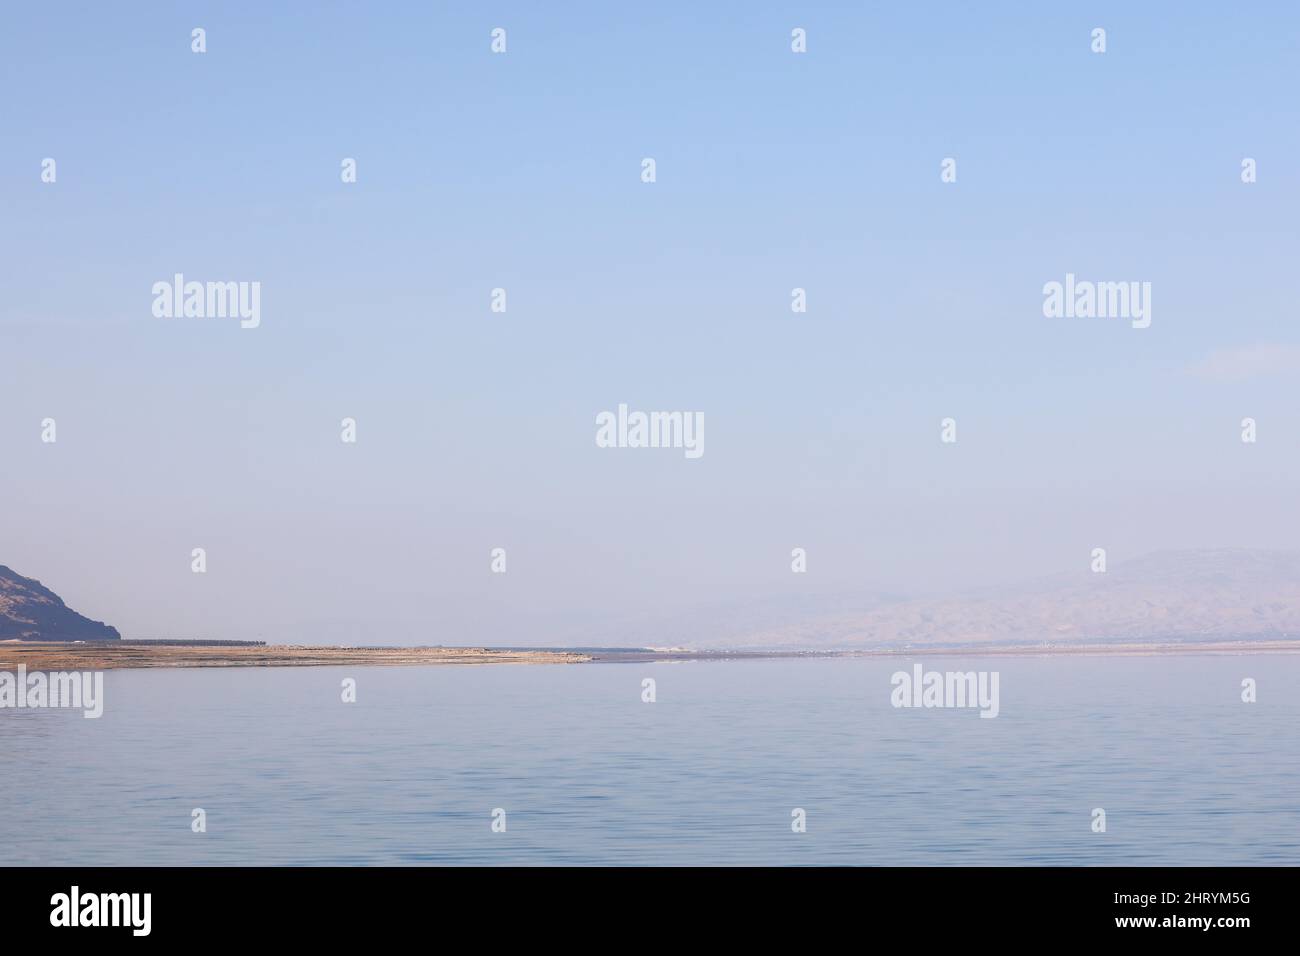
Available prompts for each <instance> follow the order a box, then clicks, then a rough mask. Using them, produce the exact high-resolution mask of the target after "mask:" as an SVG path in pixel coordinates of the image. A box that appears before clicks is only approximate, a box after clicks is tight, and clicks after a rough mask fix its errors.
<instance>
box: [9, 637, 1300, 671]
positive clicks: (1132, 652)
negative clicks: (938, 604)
mask: <svg viewBox="0 0 1300 956" xmlns="http://www.w3.org/2000/svg"><path fill="white" fill-rule="evenodd" d="M1287 653H1290V654H1297V653H1300V641H1289V640H1283V641H1214V642H1208V641H1207V642H1195V643H1134V644H1079V645H1072V646H1065V645H1042V646H1023V645H1018V646H1011V647H1009V646H993V645H989V646H979V645H960V646H958V645H949V646H941V647H940V646H935V647H909V648H881V649H865V650H773V651H755V650H734V651H725V650H715V651H706V650H700V651H693V650H684V649H680V648H673V649H659V648H635V647H632V648H491V647H327V646H303V645H296V644H266V645H218V644H209V645H186V644H161V643H160V644H156V645H153V644H150V643H148V642H129V641H123V642H121V643H118V642H116V641H103V642H86V643H81V644H71V643H62V642H52V643H47V642H36V641H31V642H26V641H0V670H7V669H10V668H14V667H17V666H18V665H19V664H22V665H24V666H26V668H27V669H28V670H31V671H34V670H48V671H71V670H118V669H123V668H146V667H149V668H153V667H324V666H340V665H353V666H365V667H374V666H380V667H384V666H394V667H415V666H429V665H444V664H462V665H464V664H585V663H592V662H595V663H654V662H656V661H661V662H674V661H735V660H771V659H789V658H837V657H909V658H936V657H949V658H953V657H1044V656H1050V657H1055V656H1097V657H1107V656H1109V657H1141V656H1163V655H1168V654H1177V655H1189V654H1213V655H1241V654H1287Z"/></svg>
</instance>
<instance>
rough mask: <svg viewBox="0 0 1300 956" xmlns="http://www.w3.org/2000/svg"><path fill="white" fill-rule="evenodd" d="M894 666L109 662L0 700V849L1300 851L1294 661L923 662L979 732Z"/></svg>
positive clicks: (138, 852) (815, 857)
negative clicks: (502, 821) (40, 696)
mask: <svg viewBox="0 0 1300 956" xmlns="http://www.w3.org/2000/svg"><path fill="white" fill-rule="evenodd" d="M911 664H912V661H910V660H904V659H901V658H900V659H879V658H877V659H839V660H825V659H821V660H816V659H810V660H788V659H787V660H772V661H736V662H696V663H671V664H656V663H636V664H622V663H620V664H587V665H567V666H566V665H557V666H544V667H528V666H457V667H425V668H350V667H328V668H302V669H297V668H282V669H229V670H216V669H213V670H194V671H176V670H171V671H167V670H158V671H113V672H109V673H108V674H107V675H106V679H105V690H104V693H105V713H104V716H103V717H102V718H100V719H99V720H85V719H83V718H82V717H81V715H80V713H79V712H68V711H13V710H4V711H0V806H2V807H3V808H4V809H3V813H0V845H3V846H4V847H5V850H6V853H5V857H6V859H5V862H6V863H8V864H15V863H16V864H53V865H59V864H78V865H94V864H106V865H127V864H281V863H292V864H354V863H378V864H402V863H411V864H421V863H489V864H502V863H523V864H529V863H552V864H581V863H605V864H636V863H654V864H709V863H723V864H731V863H770V864H786V863H794V864H812V863H832V864H1017V863H1026V864H1037V863H1047V864H1067V863H1073V864H1107V863H1108V864H1137V865H1163V864H1182V865H1193V864H1211V865H1214V864H1290V865H1296V864H1300V734H1297V732H1296V730H1297V727H1300V719H1298V718H1300V656H1286V655H1278V656H1269V657H1266V656H1217V657H1211V656H1205V657H1142V658H1101V657H1040V658H996V659H994V658H986V659H973V658H957V657H952V658H939V657H936V658H928V659H926V661H925V666H926V668H927V669H931V668H933V669H940V670H944V669H950V670H997V671H999V672H1000V673H1001V681H1000V688H1001V707H1000V715H999V716H998V717H997V719H993V720H988V719H980V718H979V715H978V712H977V711H974V710H924V709H921V710H905V709H894V708H893V707H891V706H890V690H891V687H890V675H891V674H892V673H893V672H895V671H897V670H907V669H910V668H911ZM345 677H354V678H355V679H356V681H357V697H358V700H357V702H356V703H355V704H344V703H342V702H341V700H340V693H341V690H340V683H341V681H342V680H343V678H345ZM645 677H654V678H655V680H656V683H657V701H656V702H655V703H652V704H647V703H643V702H642V700H641V681H642V679H643V678H645ZM1244 677H1253V678H1255V679H1256V680H1257V681H1258V682H1259V702H1258V703H1255V704H1245V703H1242V702H1241V699H1240V686H1241V680H1242V678H1244ZM196 807H202V808H203V809H204V810H206V812H207V827H208V830H207V832H206V833H202V834H196V833H193V832H191V829H190V820H191V811H192V810H193V809H194V808H196ZM496 807H501V808H504V809H505V811H506V820H507V830H506V832H505V833H494V832H492V829H491V822H492V816H491V815H492V810H493V809H494V808H496ZM795 807H802V808H804V809H805V810H806V811H807V832H806V833H794V832H792V830H791V826H790V822H791V810H792V809H793V808H795ZM1094 807H1103V808H1105V810H1106V814H1107V832H1106V833H1104V834H1097V833H1093V832H1092V831H1091V819H1092V818H1091V811H1092V809H1093V808H1094Z"/></svg>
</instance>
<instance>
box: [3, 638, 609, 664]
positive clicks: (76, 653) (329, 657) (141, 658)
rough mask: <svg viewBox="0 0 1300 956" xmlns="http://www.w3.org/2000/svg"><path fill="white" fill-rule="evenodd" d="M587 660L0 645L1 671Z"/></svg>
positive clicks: (372, 650)
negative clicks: (22, 667)
mask: <svg viewBox="0 0 1300 956" xmlns="http://www.w3.org/2000/svg"><path fill="white" fill-rule="evenodd" d="M589 660H591V657H590V656H589V655H586V654H579V653H575V652H568V651H541V650H538V651H530V650H500V649H493V648H487V647H324V646H305V645H296V644H263V645H252V646H233V647H232V646H220V645H206V646H203V645H200V646H195V645H176V644H159V645H158V646H149V645H147V644H141V643H130V642H126V641H123V642H121V643H118V642H117V641H103V642H97V643H89V642H87V643H85V644H68V643H43V642H36V641H30V642H28V641H18V642H9V641H6V642H3V643H0V670H5V669H7V668H11V667H17V666H18V665H19V664H23V665H26V667H27V669H28V670H49V671H77V670H121V669H127V668H146V667H187V668H188V667H327V666H331V665H333V666H339V665H353V666H360V667H372V666H397V667H411V666H419V665H444V664H580V663H584V662H586V661H589Z"/></svg>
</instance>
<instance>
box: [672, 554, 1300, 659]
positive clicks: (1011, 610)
mask: <svg viewBox="0 0 1300 956" xmlns="http://www.w3.org/2000/svg"><path fill="white" fill-rule="evenodd" d="M1288 639H1290V640H1298V641H1300V552H1294V551H1253V550H1241V549H1225V550H1204V551H1162V552H1156V553H1153V554H1149V555H1145V556H1143V557H1140V558H1136V559H1133V560H1130V561H1127V562H1123V563H1120V564H1117V565H1116V566H1114V567H1112V568H1110V569H1108V570H1107V571H1106V572H1104V573H1094V572H1093V571H1091V570H1090V568H1089V567H1088V564H1087V562H1086V561H1085V562H1083V567H1082V568H1081V569H1080V570H1079V571H1077V572H1071V573H1067V574H1057V575H1053V576H1051V577H1047V578H1042V579H1039V580H1037V581H1033V582H1029V583H1027V584H1025V585H1022V586H1017V587H1009V588H997V589H987V590H981V591H973V592H969V593H966V594H961V595H955V596H951V597H933V598H926V599H910V600H894V601H890V600H884V601H881V602H880V603H879V604H877V605H876V606H874V607H870V608H867V609H865V610H858V611H853V612H849V613H829V614H820V615H812V616H809V617H807V618H805V619H804V620H802V621H800V622H798V623H784V624H781V625H779V626H773V627H768V628H763V629H752V630H748V631H746V632H744V633H735V632H733V633H731V634H728V635H727V636H725V637H723V638H721V639H714V640H707V639H706V640H701V641H695V640H692V641H691V642H690V646H693V647H694V646H700V647H704V646H709V647H714V648H719V649H728V648H734V649H741V648H748V649H769V650H776V649H782V650H822V649H825V650H830V649H836V650H850V649H864V650H865V649H883V648H908V647H916V648H925V647H938V646H943V645H973V646H979V645H985V646H1033V645H1040V646H1041V645H1053V646H1058V647H1059V646H1069V645H1071V644H1109V643H1149V642H1159V643H1181V642H1191V641H1228V640H1232V641H1239V640H1288Z"/></svg>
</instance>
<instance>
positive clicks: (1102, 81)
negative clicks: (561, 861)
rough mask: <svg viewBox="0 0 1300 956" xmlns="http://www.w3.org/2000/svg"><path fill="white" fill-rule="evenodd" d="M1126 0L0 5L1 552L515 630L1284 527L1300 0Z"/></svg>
mask: <svg viewBox="0 0 1300 956" xmlns="http://www.w3.org/2000/svg"><path fill="white" fill-rule="evenodd" d="M1138 6H1139V5H1132V4H1122V3H1113V4H1111V3H1062V4H1038V3H1028V2H1026V3H999V4H991V5H978V6H977V5H966V4H957V3H946V4H937V5H913V4H885V3H881V4H867V3H853V4H849V3H819V4H813V3H779V4H777V3H772V4H768V3H740V2H734V3H717V4H699V3H685V2H677V0H666V2H661V3H656V4H651V5H637V6H632V5H625V4H617V5H611V4H598V3H565V4H536V3H517V4H509V3H500V4H498V3H483V4H477V3H476V4H438V3H389V4H364V3H314V4H310V5H306V4H303V5H289V4H274V5H272V4H262V3H236V2H222V3H135V4H121V5H106V4H96V3H77V4H67V3H59V2H48V3H42V4H24V5H16V6H14V7H13V8H12V9H8V10H6V12H5V18H4V19H5V27H4V29H3V30H2V31H0V71H2V75H3V84H4V90H5V95H4V97H3V100H2V102H0V111H2V112H0V119H2V120H3V122H2V123H0V142H2V143H3V147H2V148H0V206H2V208H3V216H0V282H2V284H3V286H2V287H3V292H4V294H3V296H2V297H0V349H2V350H3V369H4V374H3V376H0V452H2V454H3V459H0V460H2V462H3V466H2V467H0V496H2V498H0V500H3V502H4V505H5V506H4V507H3V509H0V563H2V564H8V565H9V566H11V567H12V568H14V569H15V570H16V571H18V572H19V573H22V574H26V575H29V576H32V577H36V578H39V579H41V580H42V581H43V582H44V583H45V584H46V585H48V586H49V587H51V588H52V589H54V590H55V591H56V592H58V593H59V594H61V595H62V596H63V597H64V598H65V599H66V600H67V601H68V603H69V604H70V605H71V606H72V607H74V608H75V609H77V610H79V611H81V612H83V613H85V614H87V615H89V616H90V617H93V618H96V619H102V620H105V621H107V622H109V623H110V624H113V625H115V626H117V627H118V628H119V629H120V630H121V631H122V633H123V635H124V636H126V637H137V638H161V637H183V638H225V639H263V640H272V641H292V642H321V643H357V642H361V643H445V644H504V645H519V644H542V645H550V644H563V643H595V644H618V643H621V642H622V641H623V636H624V635H625V634H627V633H630V632H631V624H630V622H634V621H644V620H646V619H649V618H654V617H656V616H659V615H685V616H687V617H689V616H690V615H691V614H692V613H694V611H693V609H696V608H700V607H704V606H711V607H717V606H724V607H725V606H727V605H728V604H729V603H731V604H734V605H736V606H746V605H748V604H752V603H753V602H756V601H760V600H762V601H770V600H783V599H787V598H788V599H790V600H807V599H810V598H811V599H816V598H817V597H818V596H820V595H843V594H846V593H847V594H881V593H890V594H895V593H898V594H924V593H935V594H939V593H950V592H953V591H958V590H962V589H966V588H971V587H978V586H983V585H991V584H1002V583H1007V582H1014V581H1017V580H1022V579H1024V578H1026V577H1028V576H1033V575H1038V574H1046V573H1051V572H1056V571H1061V570H1064V569H1069V568H1077V567H1082V566H1086V564H1087V562H1088V561H1089V557H1090V553H1091V550H1092V549H1093V548H1095V547H1099V546H1100V547H1105V548H1107V550H1108V553H1109V555H1110V558H1111V560H1112V561H1121V560H1123V559H1124V558H1125V557H1130V556H1137V555H1140V554H1142V553H1145V552H1148V551H1153V550H1161V549H1169V548H1175V549H1176V548H1204V547H1226V546H1231V547H1257V548H1289V547H1293V546H1294V545H1295V543H1296V541H1297V540H1298V539H1300V535H1298V533H1300V511H1298V509H1297V506H1296V498H1295V488H1296V481H1297V478H1298V477H1300V441H1297V436H1298V435H1300V402H1298V401H1297V398H1300V387H1298V383H1300V332H1297V322H1296V318H1297V316H1296V305H1295V293H1294V286H1295V280H1294V274H1295V270H1296V262H1297V251H1298V246H1300V243H1298V241H1297V230H1296V213H1297V199H1300V162H1298V161H1297V146H1298V145H1300V143H1298V140H1300V123H1297V106H1296V97H1295V91H1296V89H1298V88H1300V66H1298V64H1300V9H1297V8H1296V7H1295V6H1294V5H1292V4H1289V3H1282V2H1276V3H1259V4H1252V5H1249V6H1243V7H1238V6H1228V5H1216V4H1198V3H1190V4H1182V3H1180V4H1173V3H1169V4H1142V5H1140V9H1137V8H1136V7H1138ZM196 27H201V28H203V29H204V30H205V31H206V52H204V53H201V54H200V53H194V52H192V50H191V42H192V40H191V35H192V34H191V31H192V30H193V29H194V28H196ZM1098 27H1101V28H1104V29H1105V31H1106V50H1105V52H1104V53H1095V52H1093V50H1092V45H1093V40H1092V32H1093V30H1094V29H1095V28H1098ZM495 28H502V29H504V30H505V31H506V50H505V52H504V53H494V52H493V51H492V48H491V44H492V31H493V30H494V29H495ZM795 28H801V29H803V30H805V31H806V37H807V52H806V53H794V52H792V50H791V31H792V30H794V29H795ZM47 158H52V159H54V160H55V162H56V179H55V181H54V182H52V183H51V182H43V181H42V162H43V160H45V159H47ZM345 158H352V159H354V160H355V161H356V169H357V180H356V182H353V183H345V182H343V181H342V178H341V175H340V171H341V163H342V162H343V160H344V159H345ZM645 158H653V159H654V160H655V173H656V177H655V181H654V182H652V183H648V182H643V181H642V161H643V159H645ZM947 158H953V159H955V160H956V169H957V178H956V181H955V182H943V181H941V176H940V172H941V163H942V162H943V161H944V160H945V159H947ZM1245 158H1252V159H1254V160H1255V162H1256V169H1257V181H1256V182H1253V183H1243V182H1242V161H1243V159H1245ZM176 273H182V274H183V275H184V276H185V277H186V278H187V279H189V280H198V281H227V280H229V281H248V282H251V281H257V282H259V283H260V290H261V310H260V320H261V321H260V325H259V326H258V327H257V328H250V329H245V328H241V327H240V324H239V322H238V320H237V319H229V318H205V319H197V318H171V319H166V318H158V317H156V316H155V315H154V314H153V310H152V305H153V299H154V297H153V293H152V291H151V290H152V287H153V284H154V283H155V282H158V281H170V280H171V278H172V276H173V275H174V274H176ZM1067 273H1071V274H1074V275H1076V276H1077V277H1079V278H1080V279H1091V280H1095V281H1125V282H1127V281H1137V282H1149V283H1150V284H1151V285H1150V288H1151V324H1150V326H1149V327H1148V328H1144V329H1135V328H1133V327H1132V326H1131V324H1130V322H1128V321H1127V320H1125V319H1122V318H1121V319H1117V318H1048V317H1046V316H1044V314H1043V299H1044V295H1043V286H1044V284H1045V283H1048V282H1051V281H1064V278H1065V276H1066V274H1067ZM495 288H503V289H505V290H506V292H507V308H506V311H505V312H494V311H492V309H491V308H490V303H491V295H492V290H493V289H495ZM795 288H802V289H805V290H806V297H807V311H806V312H802V313H796V312H793V311H792V309H791V290H792V289H795ZM619 404H627V405H628V406H629V407H630V408H631V409H634V410H643V411H656V410H677V411H689V412H696V413H698V414H701V415H702V416H703V419H704V421H705V423H706V427H705V438H704V454H703V455H702V456H700V457H699V458H697V459H688V458H687V457H686V456H685V455H683V454H682V451H681V450H680V449H648V448H645V449H638V448H600V447H598V446H597V444H596V442H595V440H594V437H595V432H596V428H595V419H596V416H597V415H598V414H599V413H600V412H602V411H611V410H615V409H617V407H618V406H619ZM1246 417H1251V418H1253V419H1255V421H1256V423H1257V429H1258V431H1257V441H1255V442H1254V443H1246V442H1243V441H1242V440H1241V431H1242V429H1241V422H1242V419H1243V418H1246ZM344 418H353V419H355V421H356V423H357V432H356V434H357V440H356V442H355V443H346V442H343V441H342V440H341V437H340V436H341V427H340V426H341V421H342V420H343V419H344ZM945 418H952V419H954V420H955V421H956V423H957V424H956V427H957V441H956V442H955V443H944V442H942V441H941V440H940V423H941V421H942V420H943V419H945ZM46 419H53V420H54V421H55V423H56V441H54V442H48V441H43V440H42V439H43V432H44V426H43V425H42V423H43V422H44V421H45V420H46ZM796 547H799V548H803V549H805V551H806V553H807V572H806V573H803V574H795V573H792V571H791V551H792V549H793V548H796ZM195 548H203V549H205V551H206V556H207V570H206V572H205V573H203V574H196V573H194V572H193V570H192V558H191V555H192V552H193V549H195ZM494 548H503V549H505V552H506V555H507V570H506V572H505V573H493V571H492V569H491V552H492V549H494ZM640 636H641V635H639V634H638V637H640Z"/></svg>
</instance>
